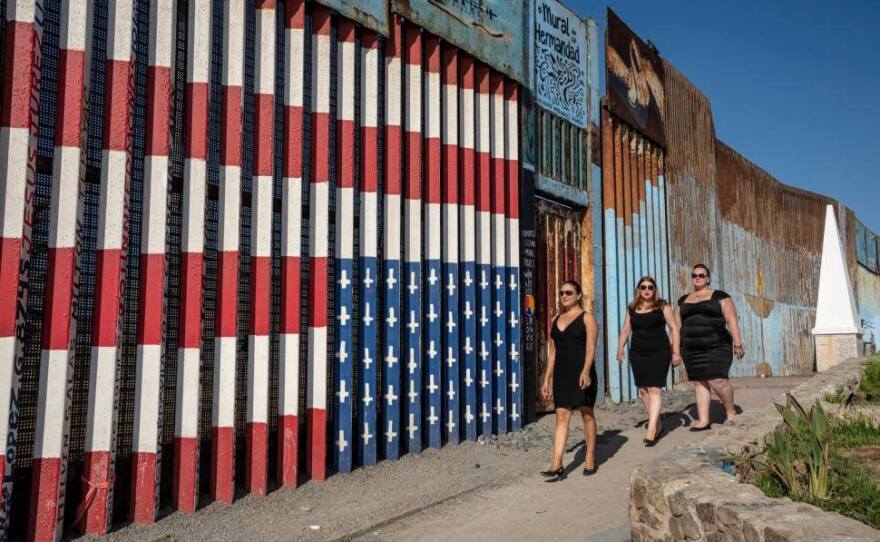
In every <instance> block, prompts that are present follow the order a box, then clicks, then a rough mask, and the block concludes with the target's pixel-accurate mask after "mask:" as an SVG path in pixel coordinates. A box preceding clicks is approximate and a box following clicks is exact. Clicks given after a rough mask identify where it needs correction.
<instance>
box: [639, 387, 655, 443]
mask: <svg viewBox="0 0 880 542" xmlns="http://www.w3.org/2000/svg"><path fill="white" fill-rule="evenodd" d="M649 389H650V388H646V387H644V386H639V399H641V400H642V404H644V405H645V412H646V413H647V414H648V423H647V424H646V425H645V438H648V435H653V434H654V431H655V430H656V429H657V427H656V426H655V425H653V423H654V421H653V420H652V419H651V394H650V392H649V391H648V390H649Z"/></svg>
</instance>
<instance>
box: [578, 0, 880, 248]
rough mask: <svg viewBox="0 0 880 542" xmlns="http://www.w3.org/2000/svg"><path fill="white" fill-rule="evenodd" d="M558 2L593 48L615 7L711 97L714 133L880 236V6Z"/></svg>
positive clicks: (867, 1)
mask: <svg viewBox="0 0 880 542" xmlns="http://www.w3.org/2000/svg"><path fill="white" fill-rule="evenodd" d="M562 1H563V3H564V4H566V5H567V6H568V7H570V8H572V9H573V10H574V11H575V12H576V13H578V14H579V15H580V16H582V17H590V18H593V19H595V20H596V21H598V22H599V25H600V31H601V34H602V40H603V41H601V42H600V43H604V35H605V7H606V6H611V9H613V10H614V11H615V12H616V13H617V14H618V15H619V16H620V17H621V18H622V19H623V20H624V22H626V23H627V24H628V25H629V26H630V28H632V29H633V30H634V31H635V32H636V33H637V34H639V35H640V36H641V37H642V38H643V39H645V40H651V41H652V42H653V43H654V44H655V45H656V46H657V48H658V49H659V50H660V54H661V55H662V56H663V57H665V58H666V59H667V60H669V61H670V62H672V63H673V64H674V65H675V66H676V67H677V68H678V69H679V70H680V71H681V72H682V73H684V74H685V75H686V76H687V77H688V78H689V79H690V80H691V81H692V82H693V83H694V84H695V85H696V86H697V87H699V88H700V90H702V91H703V93H704V94H706V96H708V98H709V100H710V101H711V103H712V111H713V114H714V116H715V133H716V135H717V137H718V138H719V139H721V140H722V141H724V142H725V143H727V144H728V145H730V146H731V147H733V148H734V149H736V150H737V151H739V152H740V153H742V154H743V155H744V156H746V157H747V158H748V159H749V160H751V161H752V162H754V163H756V164H757V165H758V166H760V167H761V168H763V169H765V170H766V171H768V172H769V173H771V174H772V175H773V176H774V177H776V178H777V179H779V180H780V181H782V182H784V183H786V184H790V185H794V186H797V187H800V188H805V189H807V190H813V191H815V192H819V193H822V194H826V195H829V196H831V197H833V198H836V199H837V200H838V201H840V202H842V203H843V204H844V205H846V206H848V207H850V208H851V209H853V210H854V211H855V212H856V214H857V215H858V217H859V218H860V219H861V220H862V222H864V223H865V224H866V225H867V226H868V227H869V228H871V229H872V230H874V232H876V233H880V1H877V0H846V1H844V2H828V1H819V0H803V1H795V0H773V1H766V0H765V1H758V0H740V1H737V2H722V1H720V0H713V1H709V0H702V1H693V0H691V1H685V0H609V1H607V2H596V1H589V0H562ZM601 69H603V70H604V56H603V66H602V67H601ZM602 85H603V87H602V88H603V91H602V94H603V95H604V77H603V78H602Z"/></svg>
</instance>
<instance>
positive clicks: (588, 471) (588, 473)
mask: <svg viewBox="0 0 880 542" xmlns="http://www.w3.org/2000/svg"><path fill="white" fill-rule="evenodd" d="M598 470H599V467H597V466H593V468H592V469H588V468H587V467H584V476H592V475H594V474H596V471H598Z"/></svg>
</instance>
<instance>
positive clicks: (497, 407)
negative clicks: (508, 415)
mask: <svg viewBox="0 0 880 542" xmlns="http://www.w3.org/2000/svg"><path fill="white" fill-rule="evenodd" d="M502 412H504V405H502V404H501V398H500V397H499V398H498V399H496V400H495V414H501V413H502Z"/></svg>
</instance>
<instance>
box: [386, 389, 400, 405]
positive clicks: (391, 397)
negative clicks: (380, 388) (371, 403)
mask: <svg viewBox="0 0 880 542" xmlns="http://www.w3.org/2000/svg"><path fill="white" fill-rule="evenodd" d="M397 399H398V397H397V396H396V395H394V386H388V393H386V394H385V403H386V404H387V405H388V406H391V405H393V404H394V401H395V400H397Z"/></svg>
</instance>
